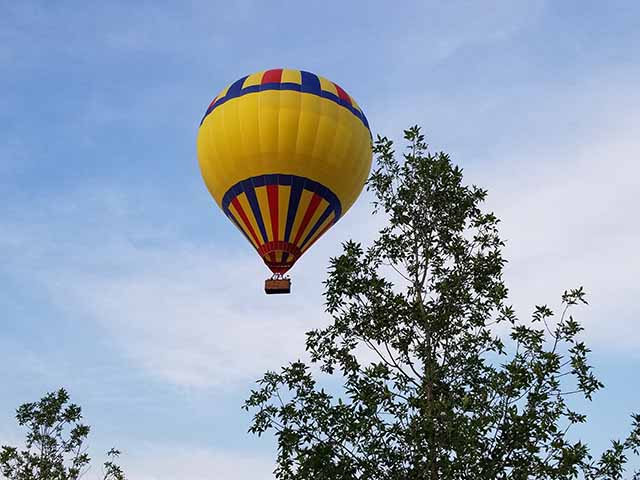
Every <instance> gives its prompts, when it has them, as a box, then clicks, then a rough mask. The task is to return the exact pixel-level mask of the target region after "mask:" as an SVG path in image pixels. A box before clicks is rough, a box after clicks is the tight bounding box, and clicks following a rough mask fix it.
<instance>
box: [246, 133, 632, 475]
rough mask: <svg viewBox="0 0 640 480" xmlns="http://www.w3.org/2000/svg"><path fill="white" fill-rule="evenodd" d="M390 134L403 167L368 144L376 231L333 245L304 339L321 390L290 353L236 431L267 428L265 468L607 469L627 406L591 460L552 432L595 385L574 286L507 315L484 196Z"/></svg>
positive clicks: (403, 471)
mask: <svg viewBox="0 0 640 480" xmlns="http://www.w3.org/2000/svg"><path fill="white" fill-rule="evenodd" d="M405 139H406V140H407V141H408V142H409V147H408V151H407V153H406V154H405V155H404V159H403V161H398V160H397V159H396V157H395V154H394V151H393V144H392V142H391V141H390V140H388V139H387V138H380V137H378V139H377V141H376V142H375V145H374V152H375V154H376V155H377V165H378V166H377V169H376V170H375V171H374V173H373V174H372V176H371V178H370V179H369V182H368V189H369V190H371V191H372V192H373V193H374V194H375V196H376V201H375V203H374V210H375V211H378V210H381V211H383V212H384V213H385V214H386V216H387V217H388V225H387V226H386V227H385V228H383V229H382V230H381V231H380V233H379V236H378V238H377V239H376V240H375V241H374V242H373V244H372V245H371V246H370V247H369V248H368V249H366V250H365V249H364V248H363V247H362V246H361V245H360V244H358V243H354V242H352V241H349V242H347V243H345V245H344V252H343V253H342V255H340V256H339V257H337V258H333V259H332V260H331V266H330V269H329V276H328V279H327V281H326V282H325V284H326V292H325V296H326V306H327V311H328V313H329V314H331V315H332V318H333V322H332V324H331V325H330V326H329V327H327V328H325V329H322V330H314V331H311V332H309V333H308V334H307V344H306V347H307V351H308V353H309V354H310V357H311V360H312V362H314V363H316V364H317V365H318V366H319V368H320V370H321V371H322V372H324V373H325V374H327V375H329V376H331V377H330V378H332V379H333V380H332V383H331V385H332V388H331V389H330V390H326V389H324V388H321V387H320V386H319V384H318V382H317V380H316V378H315V376H314V374H313V373H312V372H311V370H310V368H309V366H308V365H306V364H305V363H303V362H301V361H296V362H294V363H291V364H289V365H288V366H285V367H283V368H282V369H281V371H280V372H279V373H277V372H267V373H266V374H265V375H264V377H263V378H262V379H261V380H260V381H259V382H258V383H259V388H258V389H256V390H254V391H252V393H251V396H250V397H249V399H248V400H247V401H246V402H245V405H244V407H245V408H246V409H248V410H249V409H251V410H254V411H255V416H254V419H253V422H252V425H251V428H250V431H251V432H253V433H255V434H257V435H261V434H262V433H264V432H266V431H268V430H273V431H275V434H276V436H277V442H278V453H277V467H276V471H275V473H276V476H277V478H279V479H283V480H294V479H300V480H303V479H304V480H308V479H314V480H315V479H335V480H352V479H375V480H384V479H388V480H418V479H420V480H422V479H430V480H436V479H451V480H453V479H491V480H493V479H507V478H508V479H570V478H585V479H589V480H591V479H620V478H622V476H623V472H624V466H625V464H626V462H627V457H626V455H627V454H628V453H629V452H630V451H633V452H635V453H636V454H637V453H638V447H639V446H640V416H638V415H634V416H633V428H632V432H631V433H630V435H629V436H628V437H627V438H626V439H625V440H623V441H616V442H613V444H612V446H611V448H610V449H608V450H607V451H606V452H604V454H603V455H602V456H601V457H600V458H599V459H597V460H595V459H593V458H592V455H591V453H590V449H589V447H588V446H587V445H586V444H584V443H583V442H581V441H577V440H570V439H569V437H568V436H567V433H568V431H569V429H570V428H571V427H572V426H573V425H576V424H580V423H584V422H585V421H586V416H585V415H584V414H582V413H580V412H577V411H575V410H574V409H573V408H572V407H571V405H570V401H569V399H570V398H571V396H572V395H581V396H583V397H584V398H586V399H588V400H591V398H592V395H593V394H594V393H595V392H596V391H598V390H599V389H601V388H602V387H603V385H602V383H600V381H599V380H598V379H597V378H596V377H595V376H594V374H593V372H592V368H591V366H590V365H589V364H588V361H587V354H588V352H589V349H588V348H587V347H586V346H585V344H584V343H583V342H582V341H581V340H580V338H579V333H580V331H581V330H582V327H581V326H580V324H579V323H578V322H577V321H576V320H574V318H573V317H572V315H570V311H569V310H570V309H572V308H574V307H576V306H577V305H580V304H586V303H587V302H586V300H585V293H584V291H583V289H582V288H578V289H574V290H570V291H567V292H565V293H564V294H563V295H562V310H561V312H560V313H559V315H555V314H554V312H553V311H552V310H551V309H550V308H549V307H548V306H546V305H541V306H538V307H536V308H535V311H534V313H533V316H532V318H531V321H529V322H522V321H520V320H518V318H517V317H516V314H515V312H514V310H513V309H512V308H511V306H509V305H507V304H506V301H507V288H506V286H505V284H504V282H503V280H502V269H503V265H504V263H505V260H504V259H503V257H502V254H501V249H502V247H503V245H504V244H503V242H502V241H501V240H500V238H499V236H498V228H497V226H498V219H497V218H496V217H495V216H494V215H493V214H492V213H485V212H483V211H482V210H481V208H480V206H481V203H482V202H483V201H484V199H485V196H486V191H485V190H482V189H480V188H477V187H475V186H472V187H468V186H465V185H463V183H462V171H461V170H460V169H459V168H458V167H456V166H453V165H452V163H451V161H450V159H449V156H448V155H446V154H444V153H438V154H435V155H434V154H431V153H429V151H428V148H427V145H426V144H425V141H424V137H423V135H422V134H421V133H420V129H419V128H418V127H413V128H411V129H410V130H408V131H406V132H405ZM507 334H508V336H507ZM362 349H364V350H366V349H368V350H370V355H369V356H368V357H365V356H363V355H362ZM371 356H373V357H371ZM366 358H373V360H372V361H371V360H366ZM336 380H337V381H339V382H340V383H341V384H342V388H341V389H340V390H341V393H340V392H335V390H336V389H335V388H334V386H335V382H336Z"/></svg>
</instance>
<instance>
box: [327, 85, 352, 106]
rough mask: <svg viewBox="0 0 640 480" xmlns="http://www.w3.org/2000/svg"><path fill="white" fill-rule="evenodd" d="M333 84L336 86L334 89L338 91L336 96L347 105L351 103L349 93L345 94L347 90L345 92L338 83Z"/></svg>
mask: <svg viewBox="0 0 640 480" xmlns="http://www.w3.org/2000/svg"><path fill="white" fill-rule="evenodd" d="M332 83H333V82H332ZM333 86H334V87H336V90H337V91H338V97H340V98H341V99H342V100H344V101H346V102H347V103H348V104H349V105H351V98H350V97H349V95H347V92H345V91H344V90H343V89H342V88H340V85H336V84H335V83H334V84H333Z"/></svg>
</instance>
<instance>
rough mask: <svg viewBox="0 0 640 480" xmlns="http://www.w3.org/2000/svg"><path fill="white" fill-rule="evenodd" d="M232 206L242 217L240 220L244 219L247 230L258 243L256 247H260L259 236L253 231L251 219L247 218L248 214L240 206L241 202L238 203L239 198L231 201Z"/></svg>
mask: <svg viewBox="0 0 640 480" xmlns="http://www.w3.org/2000/svg"><path fill="white" fill-rule="evenodd" d="M231 205H233V206H234V207H235V209H236V211H237V212H238V214H239V215H240V218H241V219H242V221H243V222H244V224H245V226H246V227H247V230H249V233H251V236H252V237H253V239H254V240H255V241H256V245H258V246H259V245H260V240H258V236H257V235H256V232H255V231H254V230H253V227H252V226H251V222H249V218H248V217H247V214H246V213H244V210H243V209H242V205H240V202H239V201H238V198H237V197H236V198H234V199H233V200H231Z"/></svg>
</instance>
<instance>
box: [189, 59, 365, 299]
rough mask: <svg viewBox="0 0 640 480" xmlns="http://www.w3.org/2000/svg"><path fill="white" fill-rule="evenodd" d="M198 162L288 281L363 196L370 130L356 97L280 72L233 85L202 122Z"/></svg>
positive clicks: (282, 289) (229, 212) (269, 287)
mask: <svg viewBox="0 0 640 480" xmlns="http://www.w3.org/2000/svg"><path fill="white" fill-rule="evenodd" d="M197 151H198V161H199V164H200V170H201V173H202V177H203V179H204V182H205V184H206V185H207V188H208V190H209V192H210V193H211V195H212V197H213V198H214V200H215V201H216V203H217V204H218V206H219V207H220V208H221V209H222V211H223V212H224V213H225V214H226V216H227V217H228V218H229V219H230V220H231V221H232V222H233V223H234V224H235V225H236V227H238V229H239V230H240V231H241V232H242V234H243V235H244V236H245V237H246V239H247V240H248V241H249V242H250V243H251V245H253V247H254V248H255V250H256V251H257V252H258V254H259V255H260V257H261V258H262V259H263V260H264V263H265V264H266V265H267V267H268V268H269V269H270V270H271V271H272V272H273V277H272V278H271V279H269V280H267V281H266V283H265V291H266V292H267V293H289V291H290V280H289V279H288V278H286V277H285V276H284V274H285V273H286V272H287V271H288V270H289V269H290V268H291V267H292V266H293V265H294V264H295V263H296V261H297V260H298V259H299V258H300V257H301V256H302V255H303V254H304V253H305V252H306V251H307V250H308V249H309V248H310V247H311V245H313V244H314V243H315V242H316V241H317V240H318V239H319V238H320V237H321V236H322V235H323V234H324V233H325V232H326V231H327V230H328V229H329V228H331V227H332V226H333V225H334V224H335V223H336V222H337V221H338V220H339V219H340V218H341V217H342V216H343V215H344V214H345V213H346V212H347V210H349V208H350V207H351V205H353V203H354V202H355V201H356V199H357V198H358V196H359V195H360V193H361V191H362V188H363V186H364V183H365V181H366V179H367V177H368V175H369V172H370V169H371V157H372V152H371V132H370V130H369V124H368V122H367V119H366V117H365V115H364V113H363V112H362V109H361V108H360V107H359V106H358V104H357V103H356V102H355V100H354V99H353V98H352V97H351V96H350V95H349V94H348V93H347V92H345V91H344V90H343V89H342V88H340V87H339V86H338V85H337V84H335V83H333V82H331V81H329V80H327V79H326V78H323V77H320V76H318V75H315V74H313V73H310V72H305V71H300V70H290V69H274V70H266V71H262V72H257V73H254V74H251V75H248V76H245V77H242V78H241V79H239V80H237V81H236V82H234V83H232V84H231V85H229V86H228V87H226V88H225V89H223V90H222V91H221V92H220V93H219V94H218V95H217V96H216V97H215V98H214V99H213V101H212V102H211V104H210V105H209V107H208V108H207V110H206V113H205V115H204V117H203V119H202V122H201V123H200V128H199V130H198V139H197Z"/></svg>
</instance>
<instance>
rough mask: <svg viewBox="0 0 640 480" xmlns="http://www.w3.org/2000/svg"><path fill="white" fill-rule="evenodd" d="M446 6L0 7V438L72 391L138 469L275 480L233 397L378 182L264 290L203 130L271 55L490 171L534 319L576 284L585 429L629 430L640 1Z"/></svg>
mask: <svg viewBox="0 0 640 480" xmlns="http://www.w3.org/2000/svg"><path fill="white" fill-rule="evenodd" d="M235 3H237V4H235ZM444 3H445V2H442V4H440V3H436V2H396V4H394V5H393V6H392V3H390V2H382V1H371V2H333V1H330V2H320V3H315V4H313V3H310V2H259V1H244V2H222V3H221V2H214V1H208V2H207V1H193V2H163V1H154V2H107V3H104V4H102V3H100V2H71V1H69V2H65V1H58V2H44V1H43V2H35V1H31V2H30V1H24V2H11V1H4V0H0V92H2V93H1V94H0V378H1V379H2V383H1V385H2V387H1V388H2V395H0V412H5V414H3V415H0V440H2V441H5V442H12V441H16V440H17V439H18V438H20V437H19V435H20V434H19V432H18V431H17V429H16V428H15V426H14V422H13V419H12V418H11V412H12V411H13V409H14V408H15V407H16V406H17V405H18V404H20V403H22V402H24V401H27V400H34V399H37V398H39V397H40V395H41V394H42V393H44V392H45V391H48V390H52V389H55V388H57V387H59V386H66V387H67V388H68V389H69V390H70V391H71V393H72V395H73V398H74V400H75V401H77V402H78V403H80V404H81V405H82V406H83V407H84V411H85V415H86V418H87V420H88V422H89V423H91V425H93V429H94V432H93V435H92V441H91V443H92V449H93V451H96V452H98V451H99V450H103V449H106V448H107V447H109V446H111V445H117V446H119V447H120V448H121V449H122V450H124V451H125V457H124V458H123V462H124V463H125V465H126V466H127V467H128V469H129V471H130V472H132V473H133V476H132V478H139V479H143V480H151V479H156V478H157V479H174V478H175V479H178V478H185V475H188V476H189V478H193V479H200V478H202V479H205V478H217V477H221V476H223V475H233V478H238V479H245V478H246V479H249V478H252V479H262V478H265V479H266V478H271V474H270V471H271V468H272V458H273V450H272V449H273V443H272V442H271V441H270V440H268V439H267V440H256V439H253V438H252V437H250V436H248V435H247V434H246V433H245V432H246V429H247V427H248V424H249V417H248V416H247V415H245V414H244V413H243V412H241V411H240V408H239V407H240V404H241V403H242V401H243V399H244V398H245V397H246V395H247V392H248V389H249V388H250V386H251V383H252V382H253V380H255V379H256V378H258V377H259V375H260V374H261V373H262V372H263V371H264V370H266V369H269V368H276V367H277V366H279V365H281V364H283V363H285V362H286V361H288V360H292V359H295V358H297V357H298V356H300V355H302V346H303V340H304V332H305V331H306V330H308V329H310V328H313V327H315V326H317V325H321V324H323V322H326V321H327V318H326V316H324V315H323V314H322V308H321V305H322V296H321V293H322V285H321V282H322V280H323V278H324V272H325V269H326V265H327V261H328V258H329V256H331V255H334V254H336V253H337V252H338V251H339V244H340V241H341V240H344V239H346V238H348V237H354V238H357V239H360V240H363V241H367V240H368V239H370V238H372V236H373V235H374V233H375V228H376V226H377V225H376V223H375V222H371V217H370V216H369V206H368V198H367V196H366V195H365V196H363V197H362V199H361V200H360V201H359V202H358V204H357V205H356V206H355V207H354V208H353V209H352V210H351V211H350V212H349V214H348V215H347V216H346V217H345V218H344V220H343V221H341V222H340V223H339V224H338V225H337V226H336V227H335V228H334V229H333V230H332V231H331V232H329V233H328V234H327V235H326V236H325V237H324V238H323V241H322V242H319V243H318V244H317V245H316V246H315V247H314V249H312V251H310V252H309V254H308V255H306V256H305V258H304V259H303V260H302V261H301V262H300V263H299V264H298V266H297V267H296V268H295V269H294V271H293V272H292V274H293V275H294V280H295V283H294V291H295V294H294V295H291V296H289V297H285V298H283V297H278V298H276V299H274V298H267V297H265V296H264V295H263V294H262V293H261V281H262V279H263V277H265V276H266V273H267V272H266V270H265V268H264V267H263V266H261V265H260V262H259V261H258V260H257V259H256V258H255V257H254V253H253V252H252V251H251V249H250V248H249V247H248V246H247V245H245V244H244V243H243V241H242V239H241V237H240V235H239V233H238V232H237V231H236V230H235V229H234V228H233V227H232V226H231V225H229V224H228V222H227V220H226V219H225V218H224V217H223V215H222V214H221V213H219V212H218V210H217V208H216V207H215V206H214V204H213V202H212V201H211V200H210V198H209V196H208V193H207V192H206V189H205V187H204V185H203V183H202V180H201V178H200V174H199V170H198V166H197V161H196V156H195V136H196V132H197V126H198V123H199V121H200V118H201V116H202V113H203V112H204V110H205V108H206V107H207V105H208V104H209V102H210V101H211V99H212V98H213V97H214V96H215V95H216V94H217V92H218V91H219V90H220V89H221V88H222V87H224V86H225V85H226V84H228V83H230V82H231V81H233V80H235V79H236V78H239V77H240V76H242V75H245V74H247V73H250V72H253V71H256V70H262V69H266V68H272V67H279V66H285V67H290V68H301V69H307V70H310V71H313V72H317V73H319V74H321V75H323V76H326V77H328V78H330V79H332V80H334V81H335V82H337V83H338V84H340V85H341V86H343V87H344V88H345V89H346V90H347V91H348V92H349V93H350V94H351V95H353V96H354V97H355V98H356V99H357V101H358V103H359V104H360V105H361V106H362V108H363V109H364V111H365V113H366V114H367V117H368V119H369V123H370V124H371V126H372V130H373V132H374V134H376V133H380V134H383V135H388V136H390V137H392V138H398V137H399V136H400V133H401V131H402V129H403V128H405V127H407V126H410V125H412V124H415V123H418V124H420V125H422V126H423V128H424V130H425V132H426V134H427V136H428V139H429V141H430V143H431V145H432V146H433V147H434V148H435V149H444V150H446V151H448V152H449V153H451V155H452V157H453V159H454V161H455V162H457V163H458V164H460V165H461V166H462V167H463V168H464V169H465V172H466V175H467V177H466V178H467V181H469V182H473V183H478V184H480V185H482V186H484V187H486V188H487V189H488V190H489V195H490V198H489V200H488V202H487V203H488V207H489V208H491V209H493V210H494V211H495V212H496V213H497V214H498V216H499V217H501V218H502V219H503V223H502V233H503V236H504V237H505V238H506V239H507V241H508V245H507V248H506V252H505V253H506V255H507V258H508V259H509V260H510V263H509V265H508V266H507V270H506V278H507V281H508V282H509V286H510V289H511V297H512V301H513V303H514V305H515V306H516V308H517V309H518V311H519V313H520V314H521V316H522V317H526V316H527V315H528V313H529V312H530V311H531V310H532V308H533V305H534V304H540V303H545V302H546V303H549V304H550V305H557V300H558V298H559V295H560V294H561V292H562V291H563V290H564V289H566V288H571V287H573V286H576V285H579V284H583V285H584V286H585V288H586V290H587V291H588V292H589V293H590V297H589V298H590V300H591V306H590V307H589V308H585V309H581V311H580V312H579V313H578V315H577V316H578V318H580V319H582V320H583V321H584V322H585V324H586V326H587V332H586V333H585V337H586V339H587V341H588V342H589V343H590V345H591V346H592V348H593V360H594V363H595V367H596V372H597V373H598V374H600V375H601V377H602V378H603V379H604V381H605V384H606V385H607V387H608V388H607V390H605V391H603V392H601V393H600V394H598V395H597V396H596V397H595V400H594V403H593V404H592V405H590V406H588V409H589V411H590V412H591V413H592V419H593V423H592V424H591V425H590V426H588V427H585V428H583V429H582V430H580V431H579V432H578V433H579V434H580V435H581V436H582V437H583V438H585V439H587V440H589V441H591V442H592V443H593V444H594V446H595V447H596V449H599V448H603V447H604V446H605V445H606V443H607V441H608V440H609V438H613V437H616V436H621V435H623V434H624V433H625V432H626V430H627V428H628V425H629V421H628V414H629V413H631V411H632V410H634V409H636V410H637V409H638V408H639V405H638V404H639V403H640V402H639V401H638V399H639V398H640V385H639V383H640V381H639V380H638V377H639V375H638V371H639V369H640V354H639V351H640V348H639V347H640V329H639V328H638V326H637V325H638V323H637V322H638V320H637V319H638V316H639V314H640V308H639V307H638V306H637V302H636V299H637V298H638V295H639V294H640V287H638V282H637V273H638V271H640V261H639V260H638V257H637V253H636V251H637V247H636V245H637V243H638V239H639V238H640V227H639V226H638V224H637V221H636V220H637V207H636V205H637V192H638V183H639V182H638V173H640V167H638V164H637V162H636V161H635V160H637V159H638V158H639V157H640V148H639V147H638V138H637V136H638V133H637V132H638V131H640V114H639V113H638V112H640V94H639V93H638V88H637V84H638V78H640V63H639V62H638V56H637V51H638V47H639V46H640V32H639V31H638V28H637V25H638V19H639V18H640V4H638V3H637V2H633V1H626V2H623V1H619V2H615V1H614V2H578V1H575V2H573V1H566V2H551V1H548V2H545V1H528V2H519V1H496V2H455V1H453V2H446V5H445V4H444ZM247 279H249V280H247ZM252 279H253V280H252ZM283 312H284V313H283ZM636 464H637V462H636Z"/></svg>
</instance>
